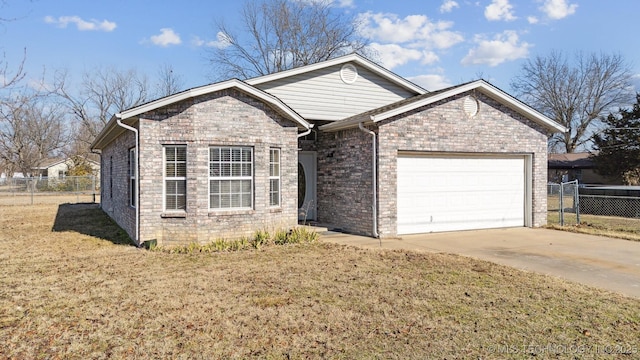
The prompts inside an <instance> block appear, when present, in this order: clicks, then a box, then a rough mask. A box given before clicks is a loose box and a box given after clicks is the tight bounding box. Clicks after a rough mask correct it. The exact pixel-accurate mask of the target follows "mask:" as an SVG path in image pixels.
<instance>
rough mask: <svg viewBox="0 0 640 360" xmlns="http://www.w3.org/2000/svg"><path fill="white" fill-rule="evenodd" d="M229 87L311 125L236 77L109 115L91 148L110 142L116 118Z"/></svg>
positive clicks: (295, 120) (137, 114)
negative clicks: (109, 117)
mask: <svg viewBox="0 0 640 360" xmlns="http://www.w3.org/2000/svg"><path fill="white" fill-rule="evenodd" d="M231 88H235V89H238V90H239V91H242V92H244V93H246V94H248V95H249V96H252V97H255V98H258V99H259V100H261V101H263V102H265V103H267V104H269V106H271V107H274V108H275V109H276V110H277V111H278V112H280V113H281V115H283V116H285V117H287V118H289V119H290V120H292V121H293V122H295V123H296V124H297V125H298V126H299V127H300V128H303V129H306V130H308V129H310V128H311V127H312V125H311V124H310V123H308V122H307V121H306V120H305V119H304V118H303V117H302V116H300V114H298V113H297V112H295V111H294V110H292V109H291V108H290V107H288V106H287V105H285V104H284V103H283V102H282V101H281V100H280V99H278V98H277V97H275V96H273V95H271V94H268V93H266V92H264V91H262V90H260V89H257V88H255V87H253V86H251V85H249V84H247V83H245V82H243V81H240V80H238V79H231V80H227V81H223V82H220V83H216V84H211V85H206V86H201V87H198V88H193V89H190V90H187V91H183V92H180V93H178V94H174V95H170V96H167V97H164V98H161V99H158V100H155V101H151V102H149V103H146V104H143V105H140V106H137V107H134V108H131V109H128V110H125V111H122V112H120V113H117V114H115V115H113V116H112V117H111V119H110V120H109V122H108V123H107V125H105V127H104V128H103V129H102V131H101V132H100V134H98V136H97V137H96V139H95V140H94V141H93V143H92V144H91V149H92V150H96V149H102V148H104V146H106V145H107V144H108V143H109V142H111V140H112V139H111V140H110V139H109V137H108V135H110V134H111V133H112V132H113V131H115V130H117V129H119V128H120V127H119V126H118V125H117V121H116V119H121V120H125V119H131V118H135V117H137V116H139V115H141V114H144V113H146V112H149V111H153V110H155V109H158V108H162V107H165V106H168V105H171V104H174V103H176V102H179V101H183V100H186V99H190V98H194V97H197V96H201V95H206V94H209V93H213V92H217V91H222V90H226V89H231Z"/></svg>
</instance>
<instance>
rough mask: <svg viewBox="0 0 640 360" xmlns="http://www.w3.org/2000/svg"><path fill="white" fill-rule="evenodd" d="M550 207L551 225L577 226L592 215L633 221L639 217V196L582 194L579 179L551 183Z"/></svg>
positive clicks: (548, 202) (548, 196) (548, 197)
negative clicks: (582, 219) (577, 180)
mask: <svg viewBox="0 0 640 360" xmlns="http://www.w3.org/2000/svg"><path fill="white" fill-rule="evenodd" d="M547 210H548V222H549V223H551V224H559V225H576V224H580V221H581V220H580V219H581V216H582V217H583V218H584V217H585V216H589V215H594V216H607V217H620V218H623V219H624V218H628V219H629V221H631V219H640V197H636V196H609V195H586V194H581V193H580V187H579V185H578V183H577V182H569V183H562V184H548V185H547ZM623 219H622V220H623Z"/></svg>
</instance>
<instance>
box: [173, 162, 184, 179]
mask: <svg viewBox="0 0 640 360" xmlns="http://www.w3.org/2000/svg"><path fill="white" fill-rule="evenodd" d="M175 176H179V177H185V176H187V164H186V163H178V164H176V175H175Z"/></svg>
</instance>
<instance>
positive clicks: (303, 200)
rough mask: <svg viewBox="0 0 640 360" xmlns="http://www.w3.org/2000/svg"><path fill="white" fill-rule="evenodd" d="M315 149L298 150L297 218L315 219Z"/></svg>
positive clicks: (303, 219) (304, 219)
mask: <svg viewBox="0 0 640 360" xmlns="http://www.w3.org/2000/svg"><path fill="white" fill-rule="evenodd" d="M316 159H317V154H316V152H315V151H300V152H298V220H302V221H308V220H316V206H317V201H316V176H317V173H316Z"/></svg>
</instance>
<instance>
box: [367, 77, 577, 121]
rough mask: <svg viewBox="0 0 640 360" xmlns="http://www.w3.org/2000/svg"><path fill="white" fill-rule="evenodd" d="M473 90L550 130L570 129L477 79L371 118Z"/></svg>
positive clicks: (393, 113)
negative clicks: (497, 100) (494, 99)
mask: <svg viewBox="0 0 640 360" xmlns="http://www.w3.org/2000/svg"><path fill="white" fill-rule="evenodd" d="M471 90H479V91H481V92H483V93H484V94H486V95H488V96H490V97H493V98H498V99H499V100H500V101H501V102H502V103H503V104H505V105H507V106H508V107H510V108H511V109H513V110H515V111H517V112H519V113H521V114H522V115H524V116H525V117H527V118H528V119H530V120H532V121H534V122H536V123H538V124H540V125H543V126H545V127H546V128H548V129H549V130H551V131H553V132H562V133H565V132H567V131H568V129H567V128H566V127H564V126H562V125H560V124H558V123H556V122H555V121H553V120H551V119H549V118H548V117H546V116H545V115H543V114H541V113H540V112H538V111H537V110H535V109H533V108H532V107H530V106H528V105H526V104H524V103H523V102H520V101H519V100H517V99H516V98H514V97H512V96H511V95H508V94H506V93H505V92H503V91H502V90H500V89H498V88H496V87H494V86H493V85H490V84H489V83H487V82H485V81H483V80H477V81H474V82H470V83H468V84H465V85H462V86H459V87H455V88H452V89H451V90H449V91H445V92H442V93H440V94H436V95H434V96H429V97H427V98H425V99H423V100H419V101H416V102H412V103H409V104H407V105H404V106H400V107H398V108H395V109H392V110H389V111H386V112H383V113H380V114H377V115H372V116H371V119H372V120H373V121H374V122H378V121H382V120H385V119H388V118H391V117H394V116H397V115H400V114H403V113H405V112H407V111H411V110H414V109H417V108H419V107H422V106H426V105H429V104H433V103H435V102H438V101H440V100H444V99H446V98H448V97H451V96H455V95H458V94H461V93H464V92H467V91H471Z"/></svg>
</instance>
